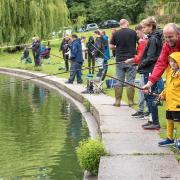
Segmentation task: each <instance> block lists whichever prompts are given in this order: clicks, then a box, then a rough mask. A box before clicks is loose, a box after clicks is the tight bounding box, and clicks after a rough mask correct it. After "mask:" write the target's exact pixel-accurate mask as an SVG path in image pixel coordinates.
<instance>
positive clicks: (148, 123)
mask: <svg viewBox="0 0 180 180" xmlns="http://www.w3.org/2000/svg"><path fill="white" fill-rule="evenodd" d="M151 124H152V121H148V122H147V123H145V124H143V125H142V127H143V128H144V127H145V126H149V125H151Z"/></svg>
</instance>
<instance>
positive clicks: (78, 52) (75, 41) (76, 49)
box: [66, 34, 83, 84]
mask: <svg viewBox="0 0 180 180" xmlns="http://www.w3.org/2000/svg"><path fill="white" fill-rule="evenodd" d="M69 48H70V52H71V53H70V60H71V68H70V78H69V80H68V81H67V82H66V83H69V84H73V82H74V79H75V76H76V78H77V83H78V84H82V78H81V76H82V73H81V68H82V64H83V56H82V46H81V40H80V39H79V38H78V36H77V35H76V34H73V35H72V43H71V44H70V45H69Z"/></svg>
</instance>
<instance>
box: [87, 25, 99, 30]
mask: <svg viewBox="0 0 180 180" xmlns="http://www.w3.org/2000/svg"><path fill="white" fill-rule="evenodd" d="M98 28H99V27H98V25H97V24H96V23H91V24H87V25H86V26H85V30H86V31H91V30H96V29H98Z"/></svg>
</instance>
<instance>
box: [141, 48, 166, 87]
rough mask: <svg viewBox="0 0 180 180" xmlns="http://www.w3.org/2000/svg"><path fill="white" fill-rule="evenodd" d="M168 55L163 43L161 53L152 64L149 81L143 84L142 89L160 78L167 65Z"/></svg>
mask: <svg viewBox="0 0 180 180" xmlns="http://www.w3.org/2000/svg"><path fill="white" fill-rule="evenodd" d="M168 56H169V52H168V50H167V48H166V45H164V46H163V48H162V51H161V54H160V56H159V58H158V60H157V62H156V64H155V66H154V69H153V71H152V74H151V75H150V76H149V81H148V82H147V84H145V85H144V86H143V88H144V89H149V88H150V87H151V86H152V85H153V84H154V83H156V82H157V81H158V80H159V79H160V77H161V76H162V74H163V73H164V71H165V70H166V68H167V67H168V64H169V62H168Z"/></svg>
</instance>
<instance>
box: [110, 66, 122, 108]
mask: <svg viewBox="0 0 180 180" xmlns="http://www.w3.org/2000/svg"><path fill="white" fill-rule="evenodd" d="M116 77H117V78H118V79H119V80H120V81H117V82H116V85H115V86H114V91H115V103H114V104H113V106H117V107H119V106H120V104H121V98H122V93H123V82H124V80H125V71H124V69H123V66H122V63H119V64H116Z"/></svg>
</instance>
